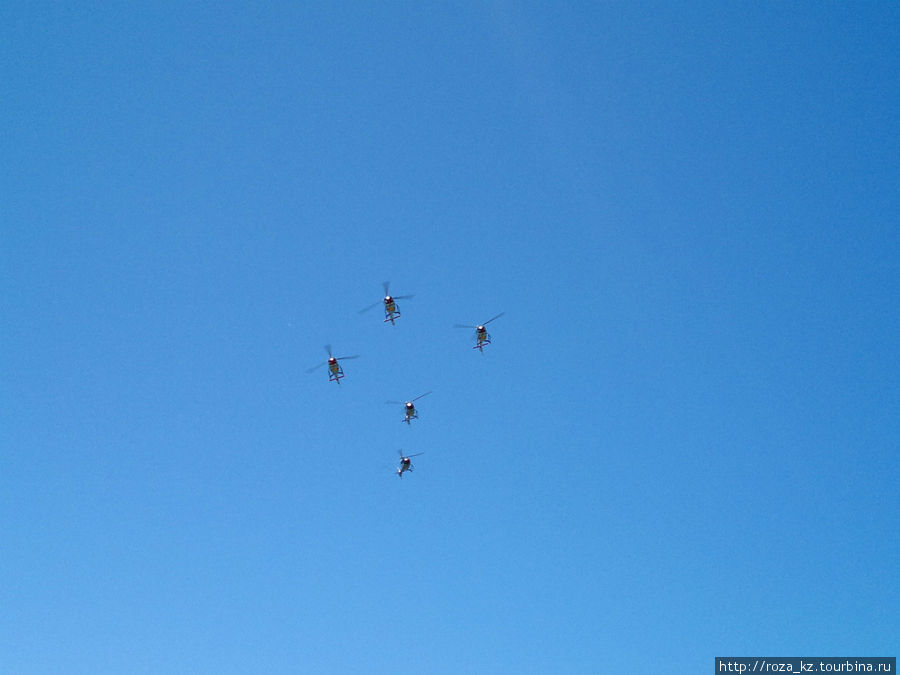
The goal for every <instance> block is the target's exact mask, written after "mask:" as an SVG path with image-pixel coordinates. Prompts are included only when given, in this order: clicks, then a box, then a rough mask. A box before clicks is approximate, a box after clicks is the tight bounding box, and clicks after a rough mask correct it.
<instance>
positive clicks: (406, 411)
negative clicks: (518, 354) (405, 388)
mask: <svg viewBox="0 0 900 675" xmlns="http://www.w3.org/2000/svg"><path fill="white" fill-rule="evenodd" d="M382 288H383V289H384V297H383V298H382V299H381V300H379V301H378V302H374V303H372V304H371V305H368V306H367V307H364V308H363V309H361V310H359V313H360V314H364V313H366V312H368V311H369V310H370V309H373V308H374V307H377V306H378V305H383V306H384V323H388V322H390V324H391V325H392V326H395V325H396V321H397V319H399V318H400V317H401V313H400V307H399V305H398V304H397V300H408V299H410V298H412V297H413V296H412V295H391V292H390V282H389V281H385V282H383V283H382ZM504 314H505V312H501V313H500V314H497V315H496V316H494V317H491V318H490V319H488V320H487V321H485V322H484V323H481V324H478V325H477V326H472V325H468V324H455V325H454V326H455V327H456V328H471V329H474V330H475V333H474V335H473V338H474V340H475V345H474V346H473V347H472V349H477V350H478V351H479V352H481V353H482V354H483V353H484V348H485V347H486V346H487V345H489V344H491V336H490V335H489V334H488V332H487V328H486V326H487V324H489V323H491V322H492V321H495V320H497V319H499V318H500V317H501V316H503V315H504ZM325 352H326V353H327V354H328V359H327V360H326V361H322V362H321V363H318V364H316V365H314V366H313V367H311V368H307V370H306V372H307V373H313V372H315V371H317V370H318V369H319V368H321V367H322V366H325V365H327V366H328V369H327V372H328V381H329V382H337V384H338V385H340V384H341V380H342V379H344V377H345V375H344V369H343V367H342V366H341V361H348V360H350V359H357V358H359V354H354V355H352V356H334V354H333V353H332V349H331V345H325ZM431 393H432V392H431V391H426V392H425V393H424V394H419V395H418V396H416V397H415V398H411V399H409V400H407V401H405V402H402V401H385V403H386V404H389V405H402V406H403V418H402V419H401V420H400V421H401V422H406V424H407V426H411V425H412V421H413V420H417V419H419V411H418V409H417V408H416V406H415V402H416V401H418V400H419V399H422V398H425V397H426V396H428V395H429V394H431ZM397 452H398V453H399V455H400V464H399V466H398V467H397V470H396V473H397V476H398V477H400V478H403V474H404V473H406V472H407V471H412V470H413V464H412V461H411V459H410V458H412V457H418V456H420V455H424V454H425V453H424V452H417V453H413V454H409V455H404V454H403V451H402V450H398V451H397Z"/></svg>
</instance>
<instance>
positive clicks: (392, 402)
mask: <svg viewBox="0 0 900 675" xmlns="http://www.w3.org/2000/svg"><path fill="white" fill-rule="evenodd" d="M384 404H385V405H403V401H385V402H384Z"/></svg>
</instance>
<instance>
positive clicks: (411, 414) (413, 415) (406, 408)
mask: <svg viewBox="0 0 900 675" xmlns="http://www.w3.org/2000/svg"><path fill="white" fill-rule="evenodd" d="M430 393H431V392H430V391H426V392H425V393H424V394H422V395H421V396H416V397H415V398H414V399H412V400H410V401H407V402H406V403H404V404H403V412H404V413H405V414H406V417H405V418H404V419H402V420H400V421H401V422H406V423H407V424H409V423H410V421H412V420H417V419H419V413H417V412H416V406H414V405H413V401H418V400H419V399H420V398H424V397H426V396H428V394H430ZM385 403H387V404H388V405H400V401H385Z"/></svg>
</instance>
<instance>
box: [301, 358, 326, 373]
mask: <svg viewBox="0 0 900 675" xmlns="http://www.w3.org/2000/svg"><path fill="white" fill-rule="evenodd" d="M326 363H328V361H322V363H320V364H319V365H317V366H313V367H312V368H307V369H306V372H307V373H311V372H313V371H314V370H318V369H319V368H321V367H322V366H324V365H325V364H326Z"/></svg>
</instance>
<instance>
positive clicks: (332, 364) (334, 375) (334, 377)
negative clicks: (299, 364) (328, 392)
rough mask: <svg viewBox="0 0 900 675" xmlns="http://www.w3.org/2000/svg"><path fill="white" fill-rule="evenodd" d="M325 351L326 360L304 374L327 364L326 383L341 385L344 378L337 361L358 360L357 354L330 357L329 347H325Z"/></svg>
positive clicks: (342, 370)
mask: <svg viewBox="0 0 900 675" xmlns="http://www.w3.org/2000/svg"><path fill="white" fill-rule="evenodd" d="M325 351H326V352H328V360H327V361H322V363H320V364H318V365H315V366H313V367H312V368H307V369H306V372H307V373H311V372H313V371H314V370H317V369H319V368H321V367H322V366H324V365H325V364H328V381H329V382H337V383H338V384H340V383H341V378H342V377H344V369H343V368H341V364H340V363H338V361H346V360H347V359H358V358H359V354H355V355H353V356H332V355H331V345H325Z"/></svg>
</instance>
